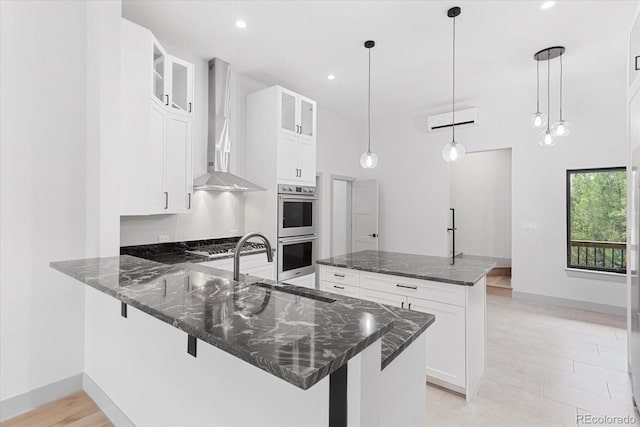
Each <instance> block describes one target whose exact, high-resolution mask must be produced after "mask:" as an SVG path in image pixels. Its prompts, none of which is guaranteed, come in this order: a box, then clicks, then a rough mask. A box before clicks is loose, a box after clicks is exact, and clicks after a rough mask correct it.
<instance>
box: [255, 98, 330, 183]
mask: <svg viewBox="0 0 640 427" xmlns="http://www.w3.org/2000/svg"><path fill="white" fill-rule="evenodd" d="M246 107H247V114H246V126H247V136H246V138H247V148H246V153H247V154H246V156H247V158H248V160H247V163H248V164H253V163H260V164H261V165H262V167H261V168H260V169H261V170H260V171H259V172H255V173H256V174H258V175H260V176H258V178H257V179H256V178H253V180H254V181H257V183H258V184H259V185H262V186H264V187H265V188H269V187H271V186H272V185H273V183H276V184H291V185H306V186H312V187H315V181H316V129H317V123H316V117H317V105H316V102H315V101H313V100H311V99H309V98H306V97H304V96H302V95H299V94H297V93H295V92H292V91H290V90H288V89H285V88H283V87H280V86H272V87H270V88H267V89H264V90H261V91H259V92H255V93H252V94H250V95H249V96H247V103H246ZM264 153H269V155H270V157H271V155H272V156H273V157H272V158H271V159H267V158H265V156H264ZM252 156H255V158H253V159H252ZM272 159H273V160H274V161H275V164H276V165H277V166H276V168H275V171H274V172H275V173H273V174H272V176H266V175H267V173H268V172H270V170H269V169H268V167H265V166H264V164H265V163H266V162H268V161H271V160H272Z"/></svg>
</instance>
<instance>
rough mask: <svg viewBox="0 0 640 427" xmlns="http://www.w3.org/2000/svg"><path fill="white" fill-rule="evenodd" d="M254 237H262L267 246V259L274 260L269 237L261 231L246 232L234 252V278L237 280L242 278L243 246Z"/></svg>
mask: <svg viewBox="0 0 640 427" xmlns="http://www.w3.org/2000/svg"><path fill="white" fill-rule="evenodd" d="M253 237H258V238H260V239H262V241H263V242H264V244H265V246H266V247H267V261H269V262H273V251H272V250H271V243H269V239H267V238H266V237H264V235H262V234H260V233H247V234H245V235H244V236H242V238H241V239H240V241H239V242H238V244H237V245H236V250H235V252H234V254H233V280H235V281H236V282H237V281H238V280H240V251H241V250H242V247H243V246H244V244H245V243H246V241H247V240H249V239H251V238H253Z"/></svg>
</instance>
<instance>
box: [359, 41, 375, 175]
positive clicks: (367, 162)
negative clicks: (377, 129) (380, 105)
mask: <svg viewBox="0 0 640 427" xmlns="http://www.w3.org/2000/svg"><path fill="white" fill-rule="evenodd" d="M375 45H376V42H374V41H373V40H367V41H366V42H364V47H365V48H366V49H367V50H368V51H369V89H368V102H367V120H368V129H369V132H368V137H369V145H368V148H367V152H366V153H363V154H362V156H360V166H362V167H363V168H365V169H373V168H375V167H376V166H378V155H377V154H376V153H372V152H371V48H373V47H374V46H375Z"/></svg>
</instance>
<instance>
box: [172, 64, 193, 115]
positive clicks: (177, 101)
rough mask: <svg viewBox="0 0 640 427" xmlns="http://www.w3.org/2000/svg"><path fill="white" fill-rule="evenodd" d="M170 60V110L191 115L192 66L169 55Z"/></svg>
mask: <svg viewBox="0 0 640 427" xmlns="http://www.w3.org/2000/svg"><path fill="white" fill-rule="evenodd" d="M170 62H171V94H170V96H169V98H170V104H171V111H173V112H174V113H179V114H182V115H191V112H192V110H193V105H192V95H191V94H192V92H193V87H192V85H193V79H192V75H193V73H192V66H191V64H190V63H188V62H184V61H182V60H180V59H178V58H174V57H170Z"/></svg>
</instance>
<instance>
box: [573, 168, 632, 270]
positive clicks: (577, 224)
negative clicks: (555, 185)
mask: <svg viewBox="0 0 640 427" xmlns="http://www.w3.org/2000/svg"><path fill="white" fill-rule="evenodd" d="M626 240H627V176H626V170H625V168H623V167H617V168H602V169H580V170H568V171H567V267H569V268H579V269H584V270H597V271H609V272H615V273H624V272H625V271H626V267H627V259H626Z"/></svg>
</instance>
